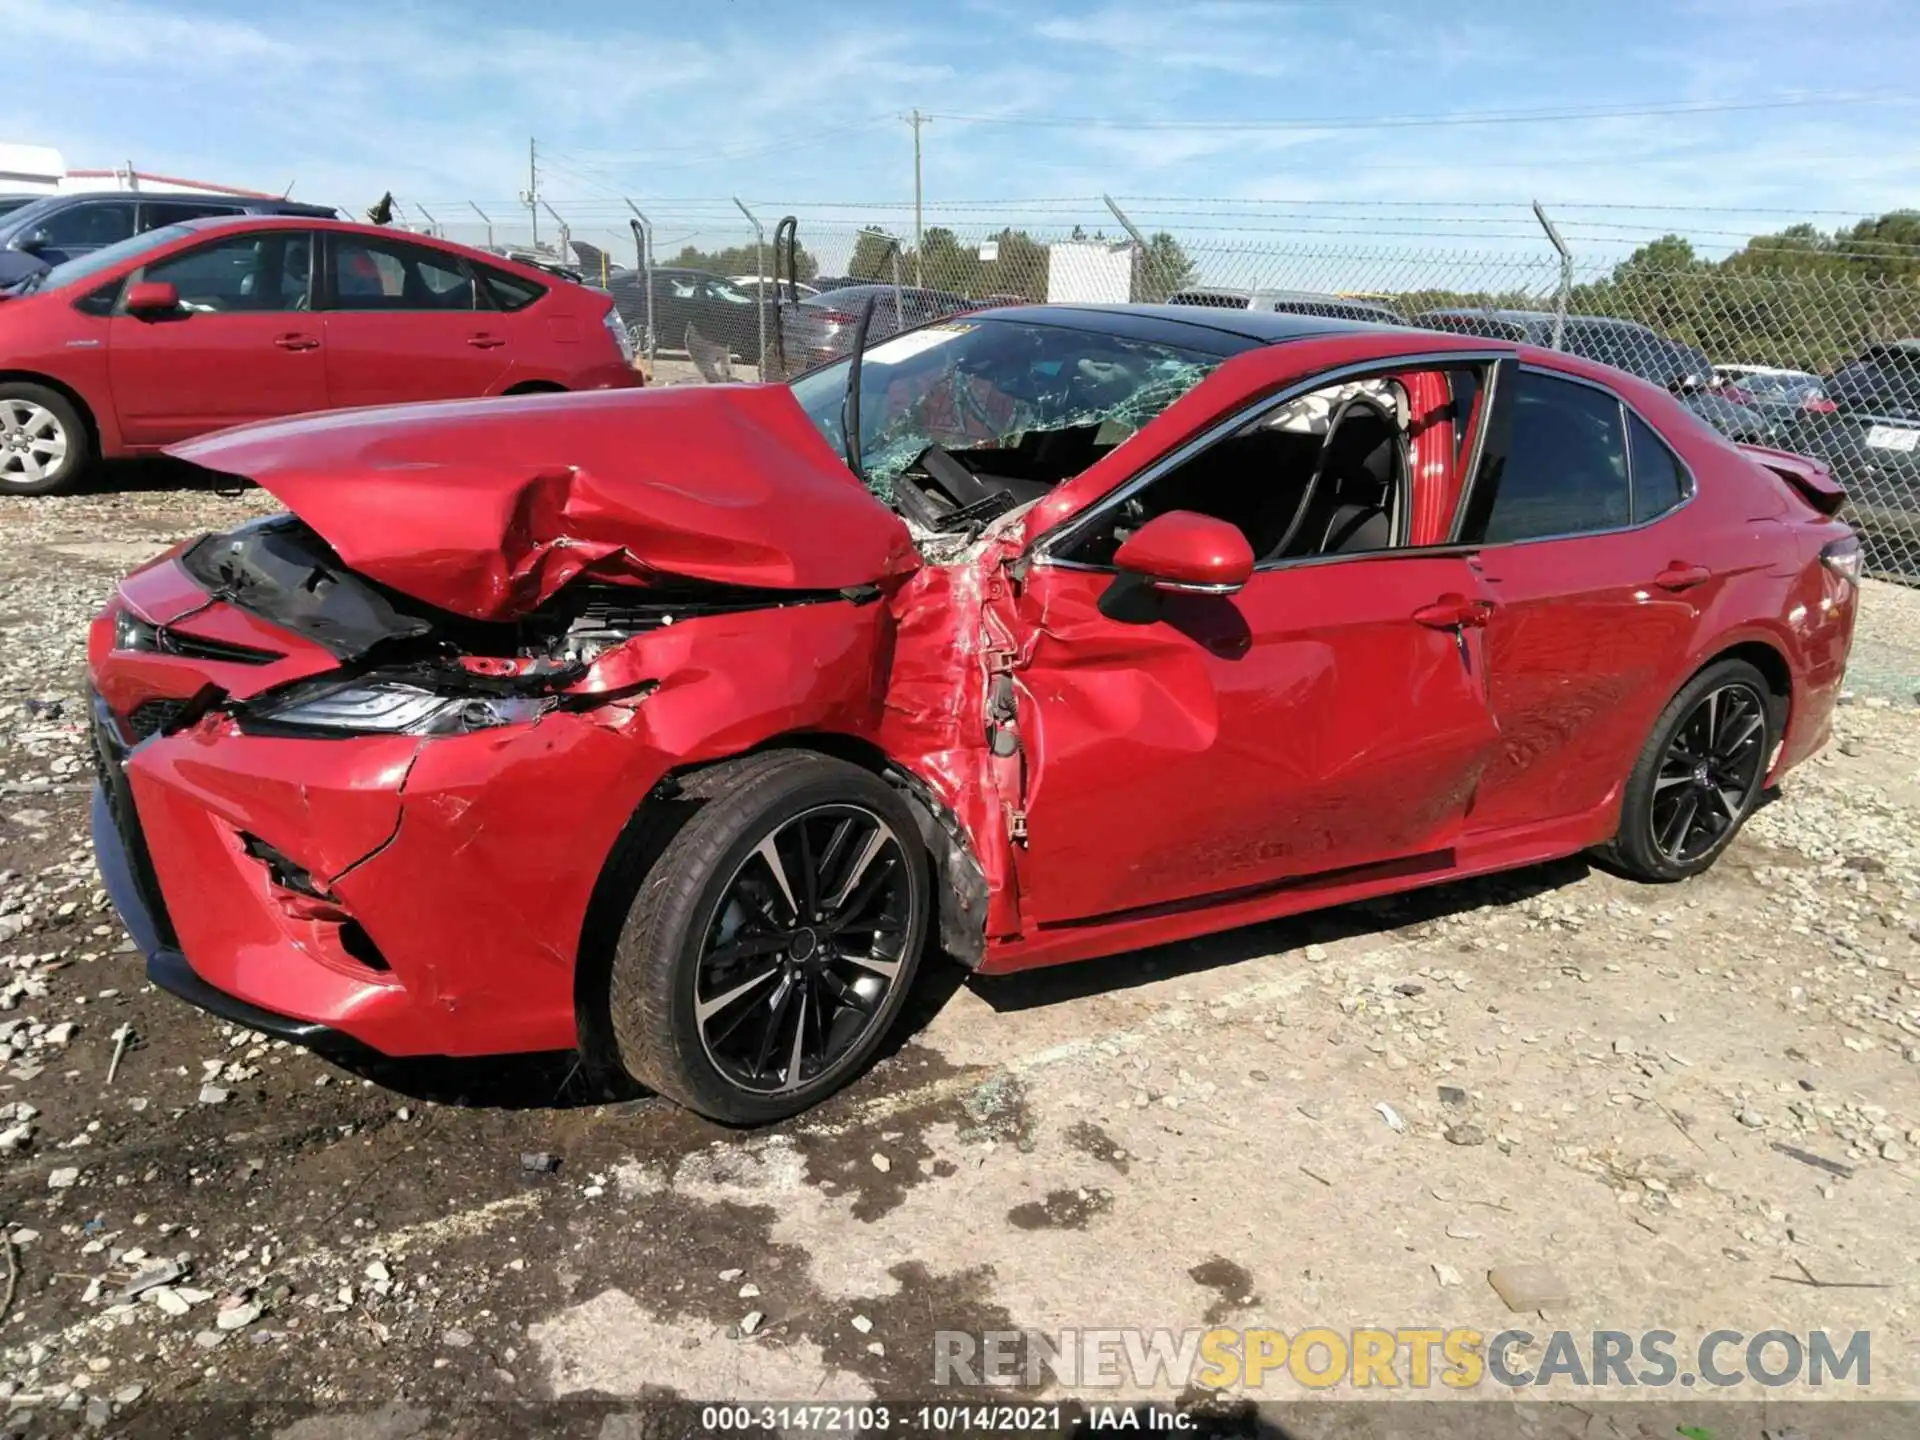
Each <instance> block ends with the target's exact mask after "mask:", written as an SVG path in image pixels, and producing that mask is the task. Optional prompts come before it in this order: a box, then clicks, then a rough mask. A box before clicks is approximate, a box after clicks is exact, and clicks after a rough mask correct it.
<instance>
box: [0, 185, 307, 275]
mask: <svg viewBox="0 0 1920 1440" xmlns="http://www.w3.org/2000/svg"><path fill="white" fill-rule="evenodd" d="M339 213H340V212H339V211H337V210H335V209H334V208H333V207H332V206H331V205H307V204H303V203H301V202H300V201H297V200H276V199H274V198H272V197H270V196H257V197H256V196H247V195H186V194H155V195H147V194H142V193H140V192H138V191H101V192H98V193H88V192H80V193H77V194H71V195H38V196H35V197H33V199H32V201H31V203H29V204H26V205H21V206H19V207H18V208H16V209H13V210H10V211H7V212H5V213H4V214H0V250H10V251H13V252H15V253H16V254H24V255H28V256H31V257H32V258H33V259H34V260H37V261H40V262H42V263H43V264H47V265H59V264H62V263H64V262H66V261H68V260H72V259H74V258H75V257H77V256H80V255H85V254H88V253H90V252H92V251H94V250H98V249H100V248H101V247H102V246H106V245H114V244H118V243H119V242H120V241H122V240H125V239H127V238H128V237H129V236H133V235H139V234H142V233H144V232H145V231H148V230H158V229H159V228H160V227H161V226H162V225H178V224H181V223H183V222H184V221H188V220H205V219H211V218H215V217H218V216H227V215H299V216H302V217H304V218H306V219H310V220H333V219H337V218H338V217H339Z"/></svg>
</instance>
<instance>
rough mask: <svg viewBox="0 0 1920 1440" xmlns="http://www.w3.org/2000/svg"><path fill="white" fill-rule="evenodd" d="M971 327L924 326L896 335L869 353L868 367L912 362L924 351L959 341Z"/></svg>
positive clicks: (867, 358)
mask: <svg viewBox="0 0 1920 1440" xmlns="http://www.w3.org/2000/svg"><path fill="white" fill-rule="evenodd" d="M971 329H973V326H971V325H924V326H922V327H921V328H920V329H918V330H909V331H908V332H907V333H906V334H904V335H896V336H894V337H893V338H892V339H891V340H882V341H881V342H880V343H879V344H878V345H876V346H874V347H873V348H872V349H871V350H869V351H867V354H866V362H865V363H867V364H868V365H898V364H899V363H900V362H901V361H902V360H911V359H912V358H913V357H914V356H916V355H918V354H921V353H922V352H923V351H927V350H931V349H933V347H934V346H936V345H944V344H946V343H947V342H948V341H949V340H957V339H959V338H960V337H961V336H962V335H964V334H966V333H967V332H968V331H969V330H971Z"/></svg>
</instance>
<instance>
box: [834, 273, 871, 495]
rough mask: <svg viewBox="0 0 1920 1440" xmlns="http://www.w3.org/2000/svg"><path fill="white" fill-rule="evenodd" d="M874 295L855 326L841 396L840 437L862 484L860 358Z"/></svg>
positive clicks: (850, 467) (849, 463)
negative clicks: (844, 386) (850, 355)
mask: <svg viewBox="0 0 1920 1440" xmlns="http://www.w3.org/2000/svg"><path fill="white" fill-rule="evenodd" d="M873 298H874V297H873V296H871V295H869V296H867V303H866V304H864V305H862V306H861V307H860V318H859V320H857V321H856V322H855V323H854V327H853V356H852V358H851V359H849V360H848V361H847V389H846V393H845V394H844V395H842V396H841V397H840V435H841V438H842V440H843V442H844V443H845V446H846V451H847V468H848V469H849V470H851V471H853V473H854V474H855V475H858V476H859V477H860V479H861V481H862V482H864V481H865V480H866V478H867V472H866V471H865V470H862V469H861V468H860V359H861V355H862V353H863V352H864V351H865V350H866V348H867V326H868V325H870V324H872V323H873Z"/></svg>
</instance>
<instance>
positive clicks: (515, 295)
mask: <svg viewBox="0 0 1920 1440" xmlns="http://www.w3.org/2000/svg"><path fill="white" fill-rule="evenodd" d="M474 268H475V269H476V270H478V271H479V272H480V283H481V284H483V285H485V286H486V287H487V294H488V295H489V296H490V297H491V298H492V300H493V304H494V308H495V309H496V310H524V309H526V308H527V306H529V305H531V304H533V302H534V301H536V300H538V299H539V298H540V297H541V296H542V295H544V294H546V293H547V291H546V287H545V286H543V285H538V284H536V283H535V282H533V281H532V280H526V279H523V278H521V277H520V276H518V275H509V274H507V273H506V272H505V271H503V270H494V269H491V268H489V267H487V266H485V265H476V266H475V267H474Z"/></svg>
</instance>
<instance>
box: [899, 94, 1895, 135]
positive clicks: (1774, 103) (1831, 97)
mask: <svg viewBox="0 0 1920 1440" xmlns="http://www.w3.org/2000/svg"><path fill="white" fill-rule="evenodd" d="M1912 103H1914V100H1913V97H1912V96H1910V95H1906V94H1903V93H1901V92H1898V91H1828V92H1809V93H1804V94H1798V95H1791V94H1790V95H1782V96H1775V97H1773V98H1770V99H1766V100H1680V101H1672V102H1666V103H1660V104H1648V105H1633V106H1623V105H1596V106H1582V107H1563V108H1558V109H1549V110H1484V111H1478V112H1474V111H1460V112H1455V113H1451V114H1444V115H1375V116H1356V115H1335V116H1325V117H1322V118H1319V119H1308V118H1304V117H1278V118H1273V119H1265V120H1116V119H1114V118H1112V117H1111V116H1104V115H960V114H954V113H951V112H948V111H936V112H934V113H933V115H932V117H931V118H933V119H936V120H952V121H957V122H959V123H961V124H967V125H1010V126H1040V127H1053V128H1074V129H1081V128H1093V129H1102V130H1400V129H1424V128H1428V127H1440V126H1453V125H1529V124H1537V123H1543V122H1548V121H1562V120H1617V119H1636V118H1640V117H1645V116H1656V115H1707V114H1720V113H1725V112H1730V111H1752V110H1791V109H1802V108H1808V107H1813V106H1826V105H1886V104H1893V105H1909V104H1912Z"/></svg>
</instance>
